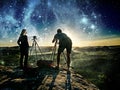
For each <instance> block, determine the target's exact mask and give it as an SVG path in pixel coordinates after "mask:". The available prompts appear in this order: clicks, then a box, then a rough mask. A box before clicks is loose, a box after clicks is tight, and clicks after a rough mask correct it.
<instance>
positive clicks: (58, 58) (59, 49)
mask: <svg viewBox="0 0 120 90" xmlns="http://www.w3.org/2000/svg"><path fill="white" fill-rule="evenodd" d="M63 50H64V47H63V46H62V45H61V44H60V45H59V48H58V53H57V67H58V68H59V64H60V55H61V53H62V52H63Z"/></svg>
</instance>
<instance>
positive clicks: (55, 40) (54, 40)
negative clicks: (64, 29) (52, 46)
mask: <svg viewBox="0 0 120 90" xmlns="http://www.w3.org/2000/svg"><path fill="white" fill-rule="evenodd" d="M54 42H57V38H56V35H55V36H54V38H53V40H52V43H54Z"/></svg>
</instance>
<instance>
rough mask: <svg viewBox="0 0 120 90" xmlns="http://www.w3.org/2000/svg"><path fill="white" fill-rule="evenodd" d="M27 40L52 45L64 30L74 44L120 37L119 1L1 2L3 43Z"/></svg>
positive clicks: (0, 34) (7, 0) (1, 41)
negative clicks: (23, 34)
mask: <svg viewBox="0 0 120 90" xmlns="http://www.w3.org/2000/svg"><path fill="white" fill-rule="evenodd" d="M23 28H26V29H27V33H28V37H29V39H30V40H31V38H32V36H34V35H35V36H37V37H38V39H39V42H40V43H43V41H46V42H50V43H51V40H52V38H53V36H54V34H55V33H56V29H57V28H61V29H62V30H63V32H65V33H67V34H68V36H69V37H71V38H72V40H73V42H76V40H77V42H78V40H79V41H82V40H84V41H85V40H95V39H103V38H114V37H120V2H119V1H118V0H0V43H3V42H15V43H16V40H17V38H18V37H19V34H20V32H21V30H22V29H23Z"/></svg>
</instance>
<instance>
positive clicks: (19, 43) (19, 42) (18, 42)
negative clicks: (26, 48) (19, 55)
mask: <svg viewBox="0 0 120 90" xmlns="http://www.w3.org/2000/svg"><path fill="white" fill-rule="evenodd" d="M17 44H18V45H19V46H20V45H21V40H20V37H19V39H18V41H17Z"/></svg>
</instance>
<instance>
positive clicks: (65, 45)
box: [52, 29, 72, 70]
mask: <svg viewBox="0 0 120 90" xmlns="http://www.w3.org/2000/svg"><path fill="white" fill-rule="evenodd" d="M58 41H59V48H58V53H57V66H56V68H58V69H59V62H60V55H61V53H62V52H63V51H64V49H66V50H67V67H68V70H69V67H70V53H71V49H72V41H71V39H70V38H69V37H68V36H67V35H66V34H65V33H62V30H61V29H58V30H57V34H55V36H54V38H53V40H52V43H54V42H55V43H57V42H58Z"/></svg>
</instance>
